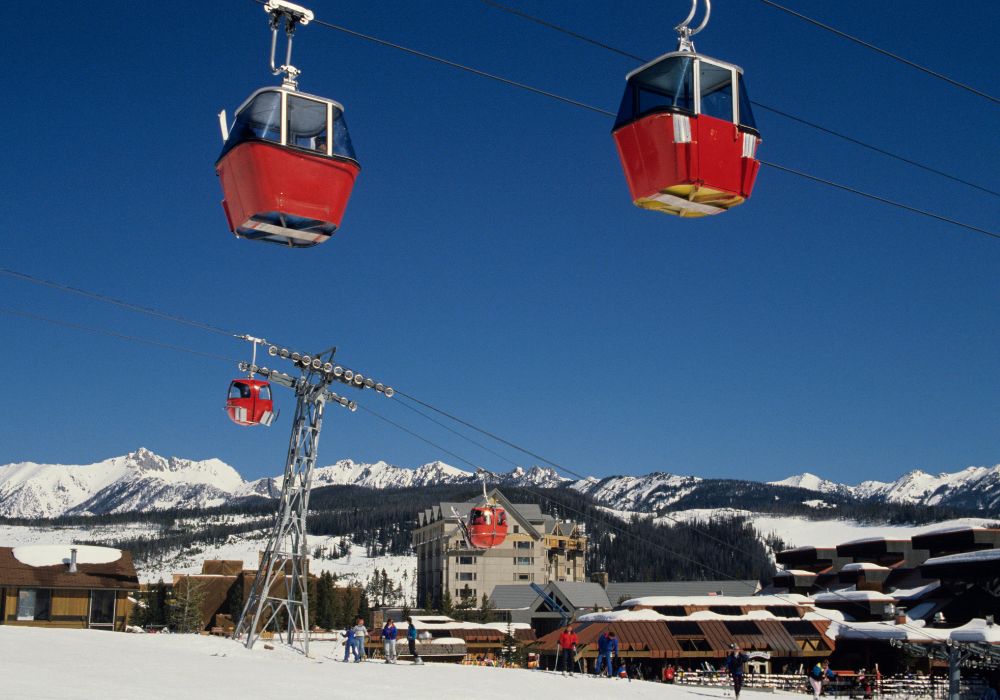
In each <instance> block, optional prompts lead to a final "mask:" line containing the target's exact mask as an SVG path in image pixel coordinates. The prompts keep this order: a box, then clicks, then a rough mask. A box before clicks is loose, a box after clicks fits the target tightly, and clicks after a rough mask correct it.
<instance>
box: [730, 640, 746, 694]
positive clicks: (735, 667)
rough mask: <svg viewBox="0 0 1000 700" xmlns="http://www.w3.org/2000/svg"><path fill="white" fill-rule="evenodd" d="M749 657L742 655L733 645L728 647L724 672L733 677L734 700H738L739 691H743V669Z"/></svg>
mask: <svg viewBox="0 0 1000 700" xmlns="http://www.w3.org/2000/svg"><path fill="white" fill-rule="evenodd" d="M749 660H750V657H749V656H747V655H746V654H744V653H743V652H742V651H741V650H740V648H739V647H738V646H736V645H735V644H730V645H729V655H728V656H726V664H725V666H726V670H727V671H729V675H730V676H732V677H733V690H734V691H735V692H736V700H740V691H741V690H743V667H744V665H746V662H747V661H749Z"/></svg>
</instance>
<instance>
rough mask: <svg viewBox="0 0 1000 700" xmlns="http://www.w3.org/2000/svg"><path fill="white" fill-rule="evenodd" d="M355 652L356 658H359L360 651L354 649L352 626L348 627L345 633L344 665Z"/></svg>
mask: <svg viewBox="0 0 1000 700" xmlns="http://www.w3.org/2000/svg"><path fill="white" fill-rule="evenodd" d="M352 651H353V652H354V658H355V659H357V658H358V651H357V649H355V648H354V628H353V627H351V626H350V625H348V626H347V631H346V632H344V663H347V661H348V660H349V659H350V657H351V652H352Z"/></svg>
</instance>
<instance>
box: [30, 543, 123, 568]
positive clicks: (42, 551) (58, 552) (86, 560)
mask: <svg viewBox="0 0 1000 700" xmlns="http://www.w3.org/2000/svg"><path fill="white" fill-rule="evenodd" d="M74 548H75V549H76V563H77V564H110V563H111V562H113V561H118V560H119V559H121V558H122V551H121V550H120V549H114V548H113V547H95V546H93V545H83V544H78V545H74ZM69 550H70V546H69V545H61V544H36V545H29V546H27V547H14V551H13V554H14V558H15V559H17V560H18V561H19V562H21V563H22V564H27V565H28V566H55V565H56V564H69V563H70V560H71V556H72V554H71V552H70V551H69Z"/></svg>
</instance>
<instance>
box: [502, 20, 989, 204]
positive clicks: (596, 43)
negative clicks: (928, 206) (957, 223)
mask: <svg viewBox="0 0 1000 700" xmlns="http://www.w3.org/2000/svg"><path fill="white" fill-rule="evenodd" d="M482 2H483V3H485V4H486V5H488V6H490V7H493V8H495V9H497V10H501V11H503V12H507V13H510V14H512V15H515V16H517V17H521V18H523V19H526V20H528V21H529V22H534V23H536V24H540V25H542V26H543V27H547V28H549V29H552V30H554V31H557V32H560V33H562V34H565V35H567V36H570V37H573V38H574V39H577V40H579V41H583V42H585V43H588V44H592V45H593V46H597V47H598V48H601V49H604V50H606V51H610V52H611V53H615V54H618V55H619V56H624V57H625V58H630V59H632V60H634V61H638V62H639V63H647V62H648V61H649V59H648V58H643V57H642V56H637V55H635V54H633V53H629V52H628V51H623V50H622V49H619V48H616V47H614V46H611V45H609V44H605V43H604V42H602V41H598V40H597V39H592V38H590V37H587V36H584V35H583V34H580V33H578V32H574V31H573V30H571V29H567V28H566V27H561V26H559V25H558V24H553V23H551V22H547V21H546V20H544V19H541V18H540V17H535V16H534V15H530V14H528V13H527V12H522V11H521V10H518V9H516V8H513V7H509V6H507V5H503V4H501V3H499V2H496V1H495V0H482ZM750 104H752V105H753V106H754V107H760V108H761V109H763V110H765V111H767V112H771V113H773V114H777V115H778V116H780V117H784V118H785V119H788V120H790V121H794V122H798V123H799V124H802V125H804V126H808V127H809V128H811V129H816V130H817V131H822V132H823V133H825V134H828V135H830V136H834V137H836V138H839V139H842V140H844V141H847V142H848V143H853V144H855V145H856V146H861V147H862V148H867V149H869V150H870V151H874V152H875V153H878V154H880V155H883V156H886V157H888V158H893V159H895V160H898V161H900V162H902V163H906V164H907V165H912V166H913V167H915V168H920V169H921V170H926V171H927V172H929V173H933V174H935V175H938V176H940V177H943V178H946V179H948V180H952V181H953V182H957V183H959V184H962V185H965V186H967V187H972V188H974V189H977V190H980V191H982V192H985V193H987V194H991V195H993V196H994V197H1000V192H998V191H997V190H993V189H990V188H988V187H983V186H982V185H977V184H976V183H974V182H970V181H969V180H965V179H963V178H960V177H957V176H955V175H952V174H950V173H946V172H944V171H943V170H939V169H937V168H934V167H931V166H929V165H925V164H923V163H920V162H919V161H916V160H913V159H912V158H907V157H906V156H901V155H899V154H897V153H893V152H891V151H888V150H886V149H884V148H881V147H879V146H875V145H872V144H870V143H866V142H865V141H862V140H860V139H857V138H854V137H853V136H848V135H847V134H844V133H841V132H839V131H835V130H833V129H831V128H829V127H826V126H823V125H821V124H817V123H816V122H813V121H810V120H808V119H804V118H802V117H797V116H795V115H794V114H789V113H788V112H786V111H784V110H781V109H778V108H777V107H773V106H771V105H766V104H764V103H763V102H758V101H757V100H750Z"/></svg>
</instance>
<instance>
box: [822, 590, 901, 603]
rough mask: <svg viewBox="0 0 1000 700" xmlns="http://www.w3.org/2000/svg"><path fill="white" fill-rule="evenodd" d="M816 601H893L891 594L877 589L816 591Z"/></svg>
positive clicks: (894, 600)
mask: <svg viewBox="0 0 1000 700" xmlns="http://www.w3.org/2000/svg"><path fill="white" fill-rule="evenodd" d="M813 600H815V601H816V602H817V603H841V602H845V601H852V602H859V601H861V602H865V603H895V602H896V599H895V598H894V597H892V596H891V595H886V594H885V593H879V592H878V591H838V592H837V593H817V594H816V596H815V597H814V598H813Z"/></svg>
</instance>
